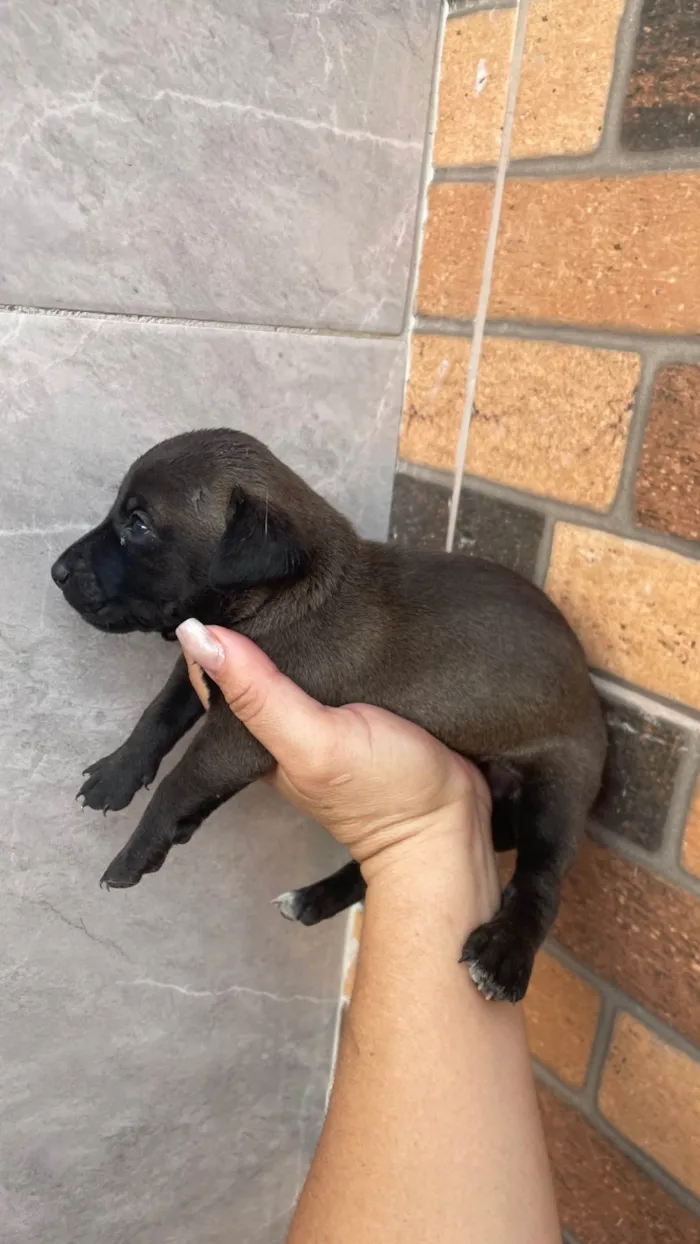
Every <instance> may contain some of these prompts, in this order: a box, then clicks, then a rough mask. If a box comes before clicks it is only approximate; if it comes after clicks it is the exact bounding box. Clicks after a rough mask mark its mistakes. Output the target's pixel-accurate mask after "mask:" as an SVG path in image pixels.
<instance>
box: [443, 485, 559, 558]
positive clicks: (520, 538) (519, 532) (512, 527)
mask: <svg viewBox="0 0 700 1244" xmlns="http://www.w3.org/2000/svg"><path fill="white" fill-rule="evenodd" d="M543 530H544V517H543V515H542V514H539V513H538V512H537V510H530V509H527V507H525V506H522V505H511V503H510V502H508V501H499V500H497V499H496V498H495V497H487V496H484V494H483V493H478V492H471V491H470V490H469V489H468V488H463V489H462V497H461V500H460V506H459V514H458V515H457V530H456V533H455V546H454V547H455V552H459V553H469V554H471V555H472V556H473V557H485V558H487V559H488V560H489V561H493V562H499V563H500V564H501V565H502V566H509V567H510V569H511V570H517V571H518V572H519V574H522V575H525V577H526V578H528V579H532V578H534V574H535V566H536V563H537V553H538V551H539V547H540V540H541V539H542V532H543Z"/></svg>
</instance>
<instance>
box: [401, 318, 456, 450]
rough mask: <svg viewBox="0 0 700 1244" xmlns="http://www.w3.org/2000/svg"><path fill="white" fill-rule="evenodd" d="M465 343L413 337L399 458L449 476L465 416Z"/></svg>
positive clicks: (443, 338) (436, 338)
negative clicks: (446, 473) (434, 468)
mask: <svg viewBox="0 0 700 1244" xmlns="http://www.w3.org/2000/svg"><path fill="white" fill-rule="evenodd" d="M468 360H469V342H468V341H466V340H464V338H460V337H427V336H422V335H418V334H417V335H416V336H414V338H413V340H412V342H411V365H410V371H409V376H408V385H407V386H406V397H405V400H404V410H403V420H402V423H401V437H400V441H399V457H401V458H403V459H404V460H405V461H408V462H419V463H422V464H423V465H424V466H431V467H438V468H441V469H444V470H446V471H451V470H453V468H454V465H455V450H456V448H457V439H458V437H459V429H460V426H461V423H462V415H463V413H464V394H465V390H466V385H467V364H468Z"/></svg>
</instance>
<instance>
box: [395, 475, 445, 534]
mask: <svg viewBox="0 0 700 1244" xmlns="http://www.w3.org/2000/svg"><path fill="white" fill-rule="evenodd" d="M449 508H450V492H449V489H448V488H447V487H443V486H441V485H440V484H432V483H429V482H428V481H427V480H423V479H413V478H412V477H411V476H410V475H395V476H394V495H393V497H392V499H391V518H390V520H389V539H390V540H396V541H398V543H399V544H404V545H406V547H407V548H411V549H435V550H439V549H444V547H445V540H446V538H447V517H448V512H449Z"/></svg>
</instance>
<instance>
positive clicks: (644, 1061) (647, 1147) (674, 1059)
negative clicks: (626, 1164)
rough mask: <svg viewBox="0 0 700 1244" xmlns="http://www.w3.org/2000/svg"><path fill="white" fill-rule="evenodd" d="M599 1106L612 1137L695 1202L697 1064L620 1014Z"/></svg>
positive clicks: (699, 1144)
mask: <svg viewBox="0 0 700 1244" xmlns="http://www.w3.org/2000/svg"><path fill="white" fill-rule="evenodd" d="M599 1105H600V1109H601V1111H602V1113H603V1114H604V1115H605V1116H606V1118H608V1119H609V1120H610V1122H611V1123H612V1124H614V1126H615V1127H616V1128H617V1129H618V1131H620V1132H622V1134H623V1135H624V1136H627V1137H628V1138H629V1139H630V1140H631V1141H633V1143H634V1144H635V1145H637V1146H638V1147H639V1148H640V1149H643V1150H644V1152H645V1153H648V1154H649V1156H650V1157H652V1158H654V1159H655V1161H657V1162H658V1163H659V1164H660V1165H661V1166H663V1167H665V1169H666V1170H667V1171H669V1172H670V1173H671V1174H672V1175H674V1176H675V1178H676V1179H678V1180H679V1182H680V1183H682V1184H684V1185H685V1187H686V1188H689V1189H690V1191H691V1192H694V1193H695V1194H696V1196H700V1062H696V1061H695V1060H694V1059H692V1058H690V1057H689V1056H688V1055H687V1054H685V1053H684V1052H683V1051H682V1050H678V1049H676V1048H675V1047H673V1046H671V1045H668V1044H667V1043H666V1042H665V1041H662V1040H661V1038H660V1037H658V1036H656V1034H655V1033H653V1032H651V1031H650V1029H649V1028H646V1027H645V1026H644V1025H643V1024H640V1023H638V1021H637V1020H636V1019H633V1018H632V1016H631V1015H627V1014H622V1015H620V1016H619V1017H618V1020H617V1022H616V1024H615V1031H614V1033H613V1039H612V1044H611V1048H610V1052H609V1054H608V1058H607V1062H606V1064H605V1070H604V1072H603V1080H602V1084H601V1088H600V1095H599Z"/></svg>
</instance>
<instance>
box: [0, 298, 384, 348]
mask: <svg viewBox="0 0 700 1244" xmlns="http://www.w3.org/2000/svg"><path fill="white" fill-rule="evenodd" d="M3 315H23V316H26V317H27V318H30V317H35V318H37V319H41V318H43V319H65V320H95V321H98V322H101V323H105V322H106V323H117V324H142V325H144V326H146V327H150V326H155V327H163V328H189V329H214V330H215V331H216V332H221V333H225V332H230V333H273V334H278V335H280V336H285V335H288V336H295V337H331V338H337V337H340V338H346V339H357V340H360V341H390V342H395V343H400V342H401V341H402V340H403V338H404V335H405V334H404V329H403V328H401V329H400V330H399V331H398V332H396V333H379V332H377V333H372V332H369V331H365V330H363V329H354V328H348V329H345V328H318V327H315V328H307V327H303V326H299V325H293V324H257V323H253V322H247V321H245V320H207V319H204V320H203V319H196V318H190V317H187V316H176V315H148V314H141V313H138V312H128V311H99V310H94V309H83V308H80V307H40V306H32V305H30V304H28V303H0V318H1V317H2V316H3Z"/></svg>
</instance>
